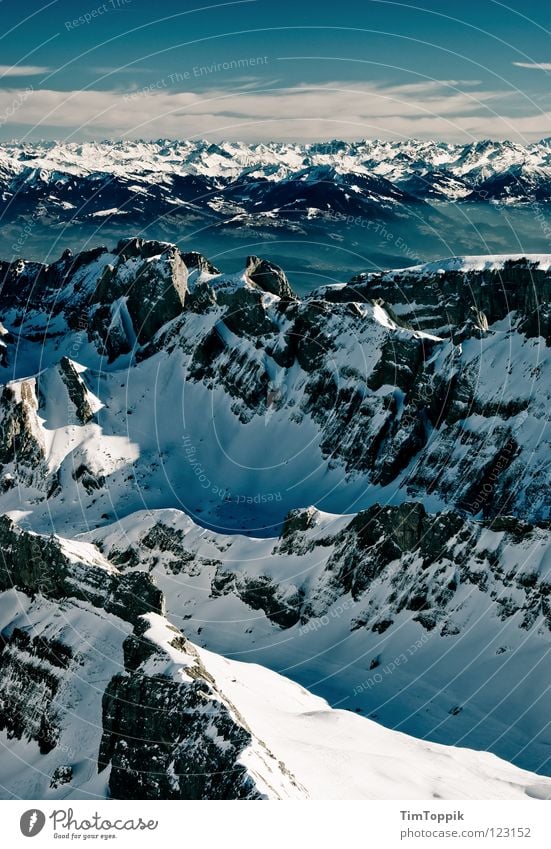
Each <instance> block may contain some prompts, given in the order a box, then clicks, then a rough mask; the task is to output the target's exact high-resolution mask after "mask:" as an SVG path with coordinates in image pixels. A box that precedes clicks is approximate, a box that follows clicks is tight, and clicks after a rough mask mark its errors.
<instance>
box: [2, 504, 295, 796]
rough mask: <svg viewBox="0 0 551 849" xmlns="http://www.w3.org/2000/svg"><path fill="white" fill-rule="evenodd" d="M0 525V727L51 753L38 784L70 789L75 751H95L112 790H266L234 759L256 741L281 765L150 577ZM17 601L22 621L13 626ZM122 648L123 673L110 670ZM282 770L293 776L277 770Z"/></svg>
mask: <svg viewBox="0 0 551 849" xmlns="http://www.w3.org/2000/svg"><path fill="white" fill-rule="evenodd" d="M0 524H1V527H0V546H1V549H2V566H3V569H2V573H1V575H2V578H1V580H2V584H1V589H2V590H4V591H6V590H8V589H9V593H11V596H12V603H14V604H15V611H16V612H15V614H14V616H13V619H12V620H11V621H8V622H6V621H3V622H2V632H3V635H4V636H3V637H2V640H1V641H0V730H5V731H7V734H8V738H10V739H12V738H17V739H22V740H26V741H30V742H34V743H36V744H37V747H38V750H39V752H40V753H41V755H43V756H44V757H47V761H45V762H44V764H43V765H42V763H41V764H40V769H39V774H40V775H41V776H42V777H43V779H44V781H45V782H46V783H45V784H44V786H43V788H42V790H41V793H42V794H43V793H45V792H46V790H48V789H49V790H57V789H60V792H61V793H63V792H64V788H66V787H68V788H69V790H70V789H71V785H72V784H73V782H77V789H78V783H79V782H82V780H83V778H82V761H81V760H80V758H83V759H84V762H85V761H86V760H88V761H90V760H92V761H93V760H94V759H96V758H97V761H98V779H100V778H101V773H102V771H103V770H104V769H105V767H106V766H107V765H108V764H111V770H110V773H109V794H110V796H111V797H112V798H121V799H205V798H212V799H237V798H239V799H257V798H261V797H263V796H264V794H265V788H266V787H267V786H269V785H266V784H265V783H264V782H261V786H262V789H260V785H259V784H258V783H257V776H254V775H253V774H252V773H251V772H250V771H249V770H248V768H247V767H246V765H245V764H244V763H242V762H241V757H242V755H243V753H244V751H245V750H246V749H247V748H248V747H250V746H251V745H252V744H253V742H254V745H255V746H256V747H257V748H258V749H259V751H260V757H261V759H264V760H265V762H266V765H267V774H270V773H271V774H272V776H275V775H276V774H277V773H278V772H279V771H280V767H279V765H278V764H277V762H276V761H275V759H274V758H273V756H272V755H271V754H270V752H269V751H268V750H267V749H266V747H265V746H263V744H262V743H261V742H260V741H258V740H253V736H252V734H251V732H250V731H249V729H248V727H247V725H246V723H245V721H244V720H243V718H242V717H241V716H240V715H239V714H238V713H237V712H236V710H235V709H234V708H233V706H232V705H231V703H229V702H228V701H227V699H226V698H225V697H224V696H223V695H222V694H221V693H220V692H219V691H218V690H217V688H216V685H215V684H214V681H213V679H212V676H211V675H210V674H209V673H208V671H207V670H206V669H205V667H204V665H203V664H202V662H201V660H200V659H199V656H198V654H197V651H196V649H195V648H194V647H193V646H192V645H191V644H190V643H188V641H187V640H186V639H185V637H184V636H183V634H182V633H181V632H180V631H178V630H177V629H176V628H174V627H173V626H171V625H169V623H168V622H167V621H166V620H165V619H163V618H162V616H161V615H160V614H161V612H162V609H163V607H164V601H163V596H162V593H161V592H160V590H159V589H158V588H157V587H156V586H155V585H154V583H153V581H152V579H151V577H150V576H149V574H147V573H145V572H130V573H127V574H126V575H120V574H119V573H118V572H117V571H116V570H114V569H113V568H112V567H110V566H109V564H108V563H107V562H106V561H105V560H103V558H102V557H101V555H99V553H96V555H93V559H92V560H90V559H89V560H86V559H83V557H82V556H81V554H80V552H79V551H78V550H77V551H76V552H75V550H74V547H73V548H70V551H71V554H70V555H68V554H67V553H66V552H65V550H64V545H65V543H64V542H63V541H61V540H59V539H57V538H51V539H46V538H43V537H40V536H39V535H35V534H30V533H27V532H25V531H22V530H20V529H18V528H16V527H15V526H14V525H13V523H11V522H10V521H9V519H7V518H6V517H2V518H0ZM85 553H86V555H89V554H90V551H89V549H86V550H85ZM16 588H17V589H16ZM25 608H26V615H25V616H23V617H21V620H20V621H21V622H22V624H24V625H25V629H24V630H23V629H22V628H21V627H19V626H18V625H17V624H16V623H17V622H18V621H19V617H20V614H21V611H22V610H24V609H25ZM60 611H62V612H63V616H62V617H61V619H60ZM29 622H32V623H33V626H32V631H31V632H29V630H28V623H29ZM126 623H130V627H131V629H133V630H132V632H131V633H130V634H128V631H129V628H128V625H127V624H126ZM126 634H128V636H126V638H125V635H126ZM106 651H108V652H109V654H108V655H107V656H104V653H105V652H106ZM118 652H121V653H122V655H123V657H124V670H123V671H120V670H119V671H117V673H116V674H114V675H112V677H110V678H109V669H110V668H113V667H114V666H115V665H116V660H117V658H116V654H117V653H118ZM113 654H115V656H114V657H112V655H113ZM98 657H103V660H102V663H101V664H100V666H99V667H98ZM98 671H99V672H100V677H99V678H98ZM101 673H102V674H101ZM106 673H107V676H108V678H107V680H105V674H106ZM102 675H103V677H102ZM81 684H82V685H83V687H81ZM102 693H103V697H102ZM101 697H102V702H103V706H102V711H101V715H97V716H96V715H95V713H94V711H96V710H99V707H100V705H99V703H98V700H99V699H101ZM90 711H91V713H90ZM81 725H82V729H83V731H82V736H81V737H80V739H79V737H78V735H79V728H80V726H81ZM100 738H101V739H100ZM77 740H78V746H79V748H78V751H77V749H75V748H74V746H75V743H76V741H77ZM86 746H89V747H92V748H89V749H87V748H86ZM94 746H95V747H96V748H95V751H94V750H93V747H94ZM71 758H72V759H73V760H71ZM48 770H50V773H48ZM86 772H87V773H89V769H88V768H87V769H86ZM48 775H50V778H48ZM280 778H281V781H283V782H284V783H285V782H288V781H289V776H288V774H286V773H285V772H284V771H281V774H280ZM96 786H97V785H96Z"/></svg>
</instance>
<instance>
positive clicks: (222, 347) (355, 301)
mask: <svg viewBox="0 0 551 849" xmlns="http://www.w3.org/2000/svg"><path fill="white" fill-rule="evenodd" d="M130 147H132V146H130V145H127V146H122V147H121V146H117V145H110V146H107V145H103V146H99V147H98V150H100V151H103V152H104V153H106V152H107V151H108V150H112V151H116V150H118V151H119V153H120V151H121V150H124V149H127V150H128V149H130ZM134 147H135V149H136V150H139V145H136V146H134ZM188 147H191V148H192V149H193V150H194V152H195V154H196V156H195V160H194V161H195V162H196V168H197V174H196V175H194V176H198V175H200V165H201V163H204V161H205V158H204V157H203V155H202V154H203V153H204V151H203V149H202V148H201V146H200V145H196V146H193V145H192V146H188ZM348 147H349V146H346V145H344V146H343V147H342V148H339V151H338V152H335V154H334V155H335V156H337V153H338V154H339V155H340V154H341V153H342V156H343V157H344V156H345V152H346V150H347V149H348ZM390 147H391V146H390ZM533 147H534V151H535V150H536V149H537V150H539V151H540V152H541V151H544V150H545V144H544V143H541V144H540V145H539V146H537V145H536V146H533ZM70 149H72V148H70V146H67V147H66V150H70ZM84 149H85V147H82V149H81V150H80V152H78V157H82V156H83V153H82V150H84ZM168 149H169V150H170V148H168ZM220 149H221V150H223V148H220ZM440 149H441V155H442V156H443V155H444V153H443V151H444V150H448V154H449V155H450V156H451V155H452V152H453V153H454V155H455V154H456V153H457V150H458V149H456V148H453V147H451V146H446V145H445V146H440ZM481 149H482V146H481ZM52 150H53V152H52ZM429 150H430V151H432V152H431V156H433V157H434V156H436V153H435V150H436V148H430V146H429V148H428V149H427V150H425V156H426V158H428V156H429V153H428V151H429ZM516 150H517V149H516V147H515V146H512V153H511V156H513V154H515V151H516ZM266 151H268V152H269V153H270V156H271V157H273V158H276V153H277V155H278V156H283V153H285V156H287V157H290V156H291V153H290V151H291V146H282V145H272V146H270V145H267V146H263V150H262V153H263V156H264V159H265V160H266V159H268V158H269V157H268V153H267V152H266ZM158 153H159V155H160V151H158ZM463 153H464V165H465V163H467V161H468V162H469V163H470V162H471V161H472V160H471V159H469V157H468V156H467V154H465V151H463ZM33 155H34V152H33ZM43 155H44V156H49V157H51V158H52V161H53V158H54V157H57V156H59V155H60V154H59V148H53V149H49V148H47V147H44V152H43ZM74 155H75V156H76V155H77V151H76V147H75V153H74ZM312 155H314V154H312ZM315 155H317V154H315ZM457 155H458V156H459V154H457ZM485 155H486V159H487V160H488V161H491V159H492V157H491V155H490V152H489V151H486V154H485ZM515 155H516V154H515ZM536 155H539V154H536V153H534V156H536ZM541 155H542V156H543V153H542V154H541ZM186 156H187V157H188V159H189V161H191V160H192V157H191V154H190V153H189V150H188V152H187V153H186ZM208 157H210V158H211V161H212V162H214V161H217V160H216V157H221V159H223V156H222V155H221V154H220V153H218V152H217V151H215V150H214V151H213V150H210V151H209V152H208ZM212 157H214V159H212ZM143 161H145V160H143ZM477 161H478V162H479V167H480V168H481V167H482V166H481V165H480V157H479V158H478V160H477ZM100 163H101V160H100V159H99V154H98V163H97V164H98V165H99V164H100ZM273 164H274V163H272V165H273ZM275 164H276V165H277V162H276V163H275ZM253 166H254V163H251V165H250V167H251V168H253ZM6 167H7V166H6ZM63 167H68V164H67V162H65V164H64V166H63ZM71 167H73V165H71ZM201 167H202V166H201ZM228 167H229V166H228ZM254 167H256V166H254ZM266 167H267V166H266ZM280 167H283V166H281V165H278V168H280ZM312 167H314V168H318V167H321V166H318V165H317V164H316V165H315V166H312ZM331 167H334V166H331ZM465 167H466V165H465ZM538 167H540V166H539V165H538ZM124 168H125V172H126V173H128V170H129V169H128V163H127V162H126V163H125V164H124ZM324 168H325V166H323V167H322V169H324ZM220 169H222V166H220ZM51 173H54V171H52V172H51ZM252 173H254V168H253V172H252ZM293 173H294V174H295V177H294V178H293V179H294V180H295V182H299V180H297V179H296V174H297V173H298V172H294V171H293ZM322 174H323V175H325V176H327V172H326V171H325V170H322ZM280 176H281V175H280ZM241 177H242V175H241ZM235 179H240V177H239V176H237V177H235ZM255 179H256V178H255ZM263 179H264V180H265V181H266V183H270V180H269V178H267V177H264V178H263ZM300 179H302V178H300ZM309 179H310V172H307V176H305V177H304V182H305V184H306V185H309ZM384 179H386V178H384ZM389 182H390V181H389ZM31 183H32V181H31ZM368 184H369V181H368V182H365V183H362V194H365V193H366V192H367V186H368ZM335 185H337V181H335ZM390 185H391V186H393V185H394V184H393V183H391V184H390ZM279 186H280V182H277V183H273V186H272V188H273V189H274V190H277V188H278V187H279ZM337 188H338V186H337ZM388 191H389V194H388V197H389V198H392V200H389V203H390V202H392V203H394V201H395V196H393V195H392V192H393V191H397V190H395V189H389V190H388ZM400 191H401V190H400ZM253 194H254V192H253ZM253 194H251V197H252V196H253ZM262 194H263V196H265V195H264V190H263V192H262ZM309 197H310V195H309ZM550 269H551V255H545V254H540V255H523V254H509V255H503V256H502V255H494V256H490V255H485V256H466V257H452V258H449V259H445V260H441V261H436V262H431V263H426V264H421V265H416V266H412V267H409V268H406V269H399V270H390V271H378V272H372V271H366V272H364V273H360V274H356V275H355V276H354V277H352V278H351V279H350V280H349V281H348V282H341V283H338V284H330V285H322V286H320V287H319V288H317V289H316V290H314V291H312V292H311V293H309V294H307V295H303V296H299V295H298V294H297V291H296V287H295V286H294V285H293V279H292V276H291V275H290V278H288V277H287V275H286V274H285V272H284V271H283V269H282V268H280V267H279V266H277V265H276V264H274V263H273V262H271V261H269V260H265V259H262V258H260V257H258V256H256V255H252V254H251V255H249V256H247V257H245V258H243V261H242V267H241V270H239V271H237V272H230V273H225V272H224V271H220V270H219V268H218V267H217V266H216V265H215V264H214V263H213V262H212V261H210V260H209V259H208V258H206V257H205V256H203V255H202V254H200V253H197V252H193V251H187V252H185V251H182V250H181V249H180V248H178V247H177V246H176V245H174V244H171V243H168V242H163V241H152V240H145V239H142V238H126V239H123V240H121V241H119V242H118V243H117V244H116V245H113V246H111V247H109V248H106V247H101V246H100V247H94V248H91V249H88V250H86V251H83V252H77V253H74V254H73V253H72V252H71V251H70V250H66V251H65V252H64V253H63V255H62V256H61V257H60V258H59V259H57V260H55V261H54V262H51V263H44V262H37V261H33V260H24V259H21V258H18V259H16V260H8V261H5V262H3V263H0V282H1V289H0V318H1V327H0V362H1V365H0V382H1V384H2V388H1V396H0V513H1V518H0V542H1V551H2V557H1V559H0V566H1V572H0V588H1V590H2V593H1V594H0V612H1V617H2V621H1V625H0V633H1V635H2V643H1V653H0V668H1V670H2V674H1V675H0V729H1V734H2V742H3V745H4V747H5V748H4V758H3V761H4V766H3V768H2V773H1V775H2V777H1V779H0V783H1V784H2V786H3V787H4V788H5V789H4V790H3V791H2V792H3V794H5V796H6V797H8V796H9V795H10V794H11V795H13V796H19V797H24V798H59V797H63V798H67V797H71V796H74V797H87V796H102V797H103V796H106V795H111V796H113V797H116V798H251V799H252V798H308V797H310V798H336V797H341V798H342V797H344V798H374V797H378V798H393V797H394V798H396V797H402V798H406V797H407V798H430V797H431V796H432V797H443V798H458V797H459V796H465V795H471V796H472V797H474V798H521V797H522V798H525V797H526V796H528V797H532V798H549V796H550V795H551V791H550V787H551V782H550V781H549V779H547V778H546V776H547V775H549V774H550V773H551V767H550V762H549V746H550V744H551V737H550V732H549V728H548V716H549V708H550V704H549V692H548V687H547V681H546V675H545V670H546V669H547V663H548V661H547V657H548V651H549V641H550V628H551V608H550V606H549V598H550V588H551V575H550V564H551V560H550V557H549V552H550V531H551V528H550V525H549V507H550V497H549V487H548V482H547V481H548V473H549V472H548V464H549V460H548V457H549V426H548V410H549V405H550V401H551V398H550V396H551V384H550V382H549V377H548V374H549V366H548V364H547V360H548V357H549V346H550V344H551V297H550V295H551V275H550ZM415 738H417V739H415ZM297 740H298V741H300V742H299V743H297ZM429 741H430V742H429ZM462 747H466V748H462ZM474 750H478V751H474ZM496 756H497V757H496ZM500 759H505V760H500ZM505 761H508V762H509V763H506V762H505ZM151 764H155V769H152V768H151ZM7 788H9V789H7Z"/></svg>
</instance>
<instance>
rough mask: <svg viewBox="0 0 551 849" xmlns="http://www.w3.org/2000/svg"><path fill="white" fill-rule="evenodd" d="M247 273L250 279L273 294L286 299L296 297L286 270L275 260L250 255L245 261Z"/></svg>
mask: <svg viewBox="0 0 551 849" xmlns="http://www.w3.org/2000/svg"><path fill="white" fill-rule="evenodd" d="M245 274H246V275H247V277H248V278H249V280H252V282H253V283H256V285H257V286H260V288H261V289H263V290H264V291H265V292H270V293H271V294H272V295H277V296H278V297H279V298H284V299H286V300H291V299H292V298H294V297H295V294H294V292H293V290H292V289H291V286H290V284H289V281H288V280H287V277H286V276H285V272H284V271H283V270H282V269H281V268H280V267H279V266H278V265H275V264H274V263H273V262H269V261H268V260H266V259H259V257H257V256H248V257H247V260H246V263H245Z"/></svg>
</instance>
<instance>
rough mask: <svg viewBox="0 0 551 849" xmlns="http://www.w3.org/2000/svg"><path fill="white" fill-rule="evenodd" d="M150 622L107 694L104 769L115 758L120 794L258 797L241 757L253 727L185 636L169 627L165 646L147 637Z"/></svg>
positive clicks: (115, 792) (129, 645)
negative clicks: (222, 691) (235, 711)
mask: <svg viewBox="0 0 551 849" xmlns="http://www.w3.org/2000/svg"><path fill="white" fill-rule="evenodd" d="M153 623H154V624H157V623H156V622H155V620H153ZM157 627H158V625H157ZM149 628H150V620H148V618H147V617H145V618H144V619H143V620H142V621H141V622H140V623H139V624H138V626H137V628H136V629H135V631H134V634H133V635H132V636H130V637H128V638H127V639H126V641H125V644H124V655H125V673H123V674H120V675H117V676H115V678H113V679H112V680H111V681H110V683H109V685H108V687H107V689H106V691H105V694H104V696H103V720H102V721H103V736H102V740H101V746H100V752H99V760H98V764H99V769H100V771H101V770H102V769H104V768H105V767H106V766H108V765H109V764H111V771H110V776H109V789H110V791H111V794H112V796H113V798H115V799H257V798H259V796H260V794H259V792H258V789H257V788H256V786H255V785H254V782H253V781H252V779H251V777H250V775H248V774H247V770H246V768H245V767H244V766H243V765H241V764H239V756H240V754H241V753H242V752H243V750H244V749H245V748H246V747H247V746H249V745H250V744H251V742H252V738H251V734H250V732H249V731H248V730H247V729H246V727H245V726H244V725H243V724H242V722H241V721H239V720H238V719H237V717H236V716H235V714H233V715H232V711H231V708H230V707H229V706H228V705H227V704H225V703H224V700H223V699H222V698H221V696H220V694H219V693H218V692H217V691H216V688H215V686H214V683H213V681H212V678H211V677H210V676H209V674H208V672H207V671H206V669H205V668H204V666H203V665H202V663H201V661H200V660H199V657H198V655H197V653H196V652H195V650H194V649H193V647H192V646H191V645H190V644H189V643H188V642H187V641H186V640H185V639H184V637H183V636H182V635H181V634H180V633H179V632H178V631H177V630H176V629H175V628H172V629H170V628H167V633H168V637H169V642H168V644H167V649H166V650H163V648H161V647H160V646H159V645H158V644H157V643H156V642H154V641H151V640H150V639H148V630H149ZM180 664H181V665H180Z"/></svg>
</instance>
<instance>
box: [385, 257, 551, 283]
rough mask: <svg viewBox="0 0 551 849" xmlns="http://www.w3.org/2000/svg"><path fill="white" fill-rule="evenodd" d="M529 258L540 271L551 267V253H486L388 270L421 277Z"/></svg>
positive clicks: (494, 268) (484, 268)
mask: <svg viewBox="0 0 551 849" xmlns="http://www.w3.org/2000/svg"><path fill="white" fill-rule="evenodd" d="M521 260H527V261H528V262H529V263H530V264H531V265H533V266H534V268H536V269H539V270H540V271H549V269H550V268H551V254H484V255H483V256H454V257H449V258H448V259H444V260H435V261H433V262H425V263H423V264H422V265H412V266H410V267H409V268H403V269H400V271H399V272H388V274H389V275H391V277H392V276H394V275H396V274H399V275H408V274H413V275H417V276H419V277H429V276H431V275H433V274H444V273H445V272H446V271H497V270H500V269H502V268H503V267H504V265H505V263H506V262H519V261H521Z"/></svg>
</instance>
